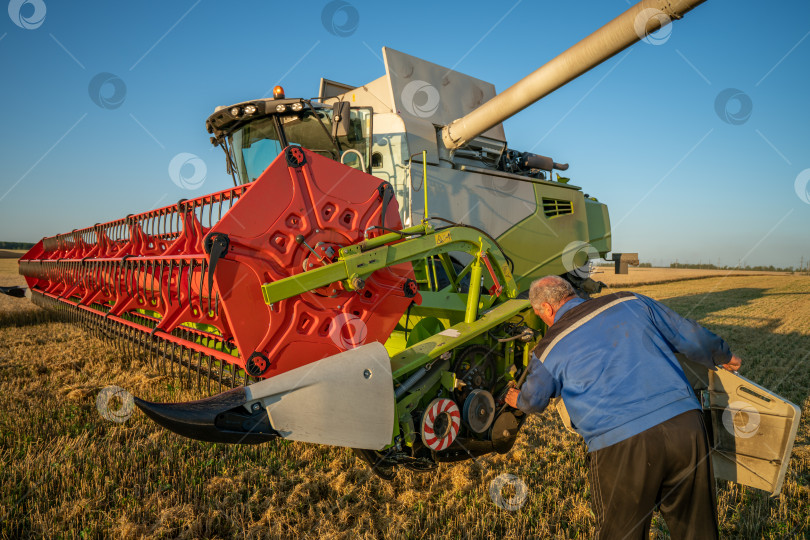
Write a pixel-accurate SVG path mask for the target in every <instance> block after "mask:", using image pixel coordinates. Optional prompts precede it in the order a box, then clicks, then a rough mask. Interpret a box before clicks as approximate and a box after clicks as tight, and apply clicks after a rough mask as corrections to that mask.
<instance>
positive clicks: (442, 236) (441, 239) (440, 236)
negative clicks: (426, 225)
mask: <svg viewBox="0 0 810 540" xmlns="http://www.w3.org/2000/svg"><path fill="white" fill-rule="evenodd" d="M450 240H451V238H450V231H445V232H439V233H436V245H437V246H440V245H442V244H446V243H447V242H449V241H450Z"/></svg>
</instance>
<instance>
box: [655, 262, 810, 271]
mask: <svg viewBox="0 0 810 540" xmlns="http://www.w3.org/2000/svg"><path fill="white" fill-rule="evenodd" d="M669 267H670V268H690V269H696V270H754V271H757V272H796V271H801V270H802V269H799V270H797V269H796V268H794V267H792V266H787V267H784V268H781V267H778V266H774V265H772V264H771V265H768V266H765V265H762V264H760V265H757V266H750V265H747V264H746V265H745V266H742V265H737V266H717V265H716V264H711V263H697V264H696V263H681V262H674V263H671V264H670V265H669ZM803 270H804V271H807V269H806V268H805V269H803Z"/></svg>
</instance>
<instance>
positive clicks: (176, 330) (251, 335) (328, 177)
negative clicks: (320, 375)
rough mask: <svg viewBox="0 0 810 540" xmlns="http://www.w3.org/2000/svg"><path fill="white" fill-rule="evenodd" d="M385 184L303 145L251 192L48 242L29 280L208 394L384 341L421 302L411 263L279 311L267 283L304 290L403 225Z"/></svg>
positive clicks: (25, 268)
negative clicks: (309, 280) (313, 276)
mask: <svg viewBox="0 0 810 540" xmlns="http://www.w3.org/2000/svg"><path fill="white" fill-rule="evenodd" d="M386 186H387V184H384V183H381V182H380V181H379V180H378V179H376V178H374V177H372V176H369V175H366V174H364V173H362V172H359V171H356V170H354V169H351V168H348V167H344V166H342V165H340V164H338V163H335V162H334V161H332V160H329V159H326V158H323V157H321V156H318V155H317V154H313V153H310V152H309V151H307V150H304V149H301V148H298V147H290V148H288V150H287V151H286V152H284V153H282V154H281V155H279V157H278V158H277V159H276V160H275V161H274V162H273V164H272V165H271V166H270V167H268V168H267V170H266V171H265V173H264V174H262V175H261V177H260V178H259V179H258V180H256V181H255V182H253V183H251V184H246V185H243V186H239V187H235V188H231V189H227V190H224V191H220V192H218V193H213V194H211V195H206V196H203V197H198V198H195V199H189V200H185V201H180V202H179V203H177V204H175V205H171V206H167V207H164V208H160V209H157V210H153V211H150V212H146V213H143V214H136V215H130V216H128V217H126V218H124V219H121V220H117V221H113V222H110V223H105V224H100V225H96V226H94V227H91V228H88V229H82V230H77V231H73V232H71V233H67V234H63V235H58V236H55V237H51V238H45V239H43V240H42V241H40V242H39V243H38V244H37V245H36V246H35V247H34V248H32V249H31V250H30V251H29V252H28V253H26V255H25V256H24V257H22V259H20V272H21V273H22V274H23V275H24V276H25V278H26V281H27V282H28V286H29V288H30V290H31V293H32V298H33V301H34V302H35V303H37V304H39V305H41V306H43V307H50V308H54V309H56V310H58V311H60V312H62V313H64V314H66V315H67V316H69V317H72V318H74V319H76V320H79V321H81V322H83V323H85V324H86V325H88V326H89V327H90V328H91V329H92V330H93V331H95V332H96V333H97V334H99V335H101V336H104V337H108V338H112V339H113V341H114V342H115V343H116V344H119V345H120V346H123V347H126V348H132V349H139V350H141V351H143V352H144V353H147V354H148V355H149V358H150V359H151V361H152V362H153V363H156V364H157V365H158V367H159V368H160V369H161V370H162V371H164V372H167V371H169V372H171V373H173V374H174V373H175V372H176V374H177V375H178V376H180V377H181V378H182V379H183V380H185V381H187V382H188V383H192V384H196V385H197V386H198V387H199V386H202V385H203V384H204V385H205V387H206V388H207V389H209V390H210V384H211V381H212V380H213V381H214V382H215V383H216V384H219V385H220V389H221V386H222V385H225V386H238V385H240V384H243V383H247V382H249V381H251V380H258V379H260V378H266V377H270V376H274V375H278V374H280V373H284V372H286V371H289V370H292V369H295V368H296V367H299V366H302V365H304V364H307V363H310V362H313V361H315V360H318V359H320V358H325V357H327V356H331V355H334V354H338V353H340V352H343V351H345V350H346V349H347V348H349V347H351V346H353V345H354V344H355V338H356V336H354V335H353V332H354V329H355V328H359V327H360V326H362V328H363V331H364V336H363V338H364V339H368V340H370V341H385V339H386V338H387V336H388V335H389V334H390V333H391V331H392V329H393V327H394V326H395V325H396V324H397V321H398V320H399V318H400V317H401V315H402V314H403V313H404V312H405V310H406V309H407V306H408V304H410V303H411V302H412V301H413V300H414V299H416V300H418V289H417V288H416V287H415V285H414V283H413V280H412V277H413V271H412V269H411V267H410V265H408V264H399V265H396V264H395V265H389V266H385V267H380V268H379V269H377V270H375V271H374V272H371V273H369V275H365V274H366V273H365V272H364V273H363V274H364V275H365V277H364V278H363V279H362V280H361V281H358V278H357V276H350V277H352V278H354V279H352V280H349V279H348V277H347V278H344V279H343V280H341V279H340V278H337V279H333V280H331V281H329V283H327V284H325V285H324V286H319V287H313V288H312V289H307V290H306V292H303V293H302V294H297V295H295V296H290V297H285V298H284V299H280V300H276V301H273V302H271V303H269V304H268V303H266V302H265V301H264V298H263V295H262V285H264V284H266V283H272V282H280V281H282V280H284V278H290V277H293V278H294V279H293V280H292V283H290V284H289V285H288V288H292V287H294V286H295V282H296V279H295V277H296V276H303V274H304V273H307V275H308V276H309V275H310V274H309V273H311V272H312V271H313V270H315V269H319V268H322V267H325V266H330V267H331V266H332V265H333V264H334V263H335V262H337V261H339V260H340V253H339V251H340V250H341V249H342V248H343V247H344V246H351V245H355V244H357V243H359V242H362V241H364V240H367V239H366V237H365V233H368V239H373V238H374V237H375V236H378V235H380V234H381V233H382V230H381V229H375V227H379V226H385V227H386V228H388V227H390V228H394V229H399V228H401V223H400V221H399V215H398V212H397V208H396V202H395V201H393V202H391V201H390V198H389V197H386V189H390V188H386ZM383 215H385V218H386V219H383ZM338 266H340V265H338ZM341 268H344V269H345V265H342V266H341ZM355 289H361V291H360V292H361V293H360V294H357V293H356V292H355ZM282 290H283V288H282ZM383 300H384V301H383Z"/></svg>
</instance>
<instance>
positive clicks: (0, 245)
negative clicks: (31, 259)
mask: <svg viewBox="0 0 810 540" xmlns="http://www.w3.org/2000/svg"><path fill="white" fill-rule="evenodd" d="M32 247H34V244H29V243H27V242H0V249H31V248H32Z"/></svg>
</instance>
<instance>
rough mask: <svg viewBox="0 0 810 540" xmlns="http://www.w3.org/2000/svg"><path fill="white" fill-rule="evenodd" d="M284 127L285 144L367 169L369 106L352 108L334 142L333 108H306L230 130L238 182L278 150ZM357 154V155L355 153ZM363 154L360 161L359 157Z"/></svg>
mask: <svg viewBox="0 0 810 540" xmlns="http://www.w3.org/2000/svg"><path fill="white" fill-rule="evenodd" d="M279 129H281V130H283V133H284V138H286V140H287V143H288V144H294V145H298V146H303V147H304V148H306V149H307V150H310V151H312V152H315V153H317V154H320V155H322V156H324V157H327V158H329V159H332V160H335V161H341V158H342V162H343V163H344V164H346V165H348V166H350V167H354V168H356V169H364V170H366V171H367V170H368V167H369V159H370V154H371V109H352V111H351V122H350V129H349V132H348V135H347V136H345V137H344V136H341V137H338V138H337V141H333V140H332V137H331V135H330V134H331V132H332V110H331V109H320V110H314V111H313V110H307V111H305V112H304V113H303V114H302V115H300V116H299V115H295V116H278V117H276V116H267V117H264V118H258V119H256V120H254V121H253V122H250V123H249V124H247V125H245V126H243V127H241V128H240V129H238V130H237V131H235V132H233V133H232V134H231V135H230V137H229V143H230V147H231V151H232V153H233V154H232V157H233V161H234V164H235V165H236V171H237V175H238V177H239V182H240V183H242V184H246V183H248V182H252V181H254V180H256V178H258V177H259V175H261V174H262V173H263V172H264V170H265V169H266V168H267V166H268V165H270V163H272V162H273V160H274V159H276V157H277V156H278V155H279V154H280V153H281V150H282V149H283V148H282V144H283V143H282V138H281V137H279ZM358 153H359V156H358ZM360 156H362V160H361V159H360Z"/></svg>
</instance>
